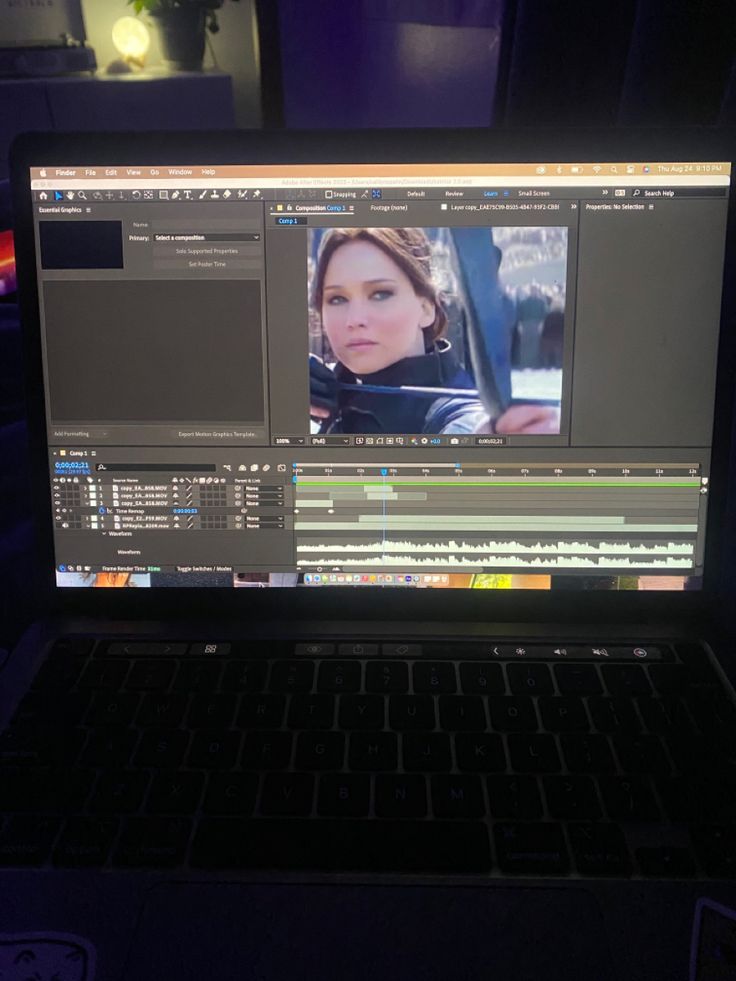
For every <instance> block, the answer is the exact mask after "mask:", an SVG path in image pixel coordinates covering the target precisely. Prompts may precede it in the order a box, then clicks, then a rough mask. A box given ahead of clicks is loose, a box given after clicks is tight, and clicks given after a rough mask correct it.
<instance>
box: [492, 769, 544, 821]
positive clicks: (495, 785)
mask: <svg viewBox="0 0 736 981" xmlns="http://www.w3.org/2000/svg"><path fill="white" fill-rule="evenodd" d="M486 786H487V788H488V800H489V804H490V808H491V814H492V815H493V817H494V818H516V819H519V820H522V821H529V820H534V818H539V817H541V816H542V795H541V794H540V792H539V784H538V783H537V778H536V777H527V776H523V777H522V776H518V777H508V776H492V777H488V778H487V779H486Z"/></svg>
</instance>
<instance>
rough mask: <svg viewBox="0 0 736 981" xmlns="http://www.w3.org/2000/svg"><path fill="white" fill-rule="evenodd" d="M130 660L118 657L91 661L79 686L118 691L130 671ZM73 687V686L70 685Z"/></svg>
mask: <svg viewBox="0 0 736 981" xmlns="http://www.w3.org/2000/svg"><path fill="white" fill-rule="evenodd" d="M129 666H130V662H128V661H124V660H122V659H118V660H115V661H112V660H110V661H105V660H102V658H100V660H94V661H90V662H89V664H88V665H87V667H86V668H85V670H84V672H83V674H82V676H81V678H80V679H79V681H78V687H79V688H93V689H95V690H98V691H99V690H102V689H106V690H107V691H118V689H120V688H121V687H122V684H123V681H124V680H125V676H126V674H127V673H128V668H129ZM70 687H71V686H70Z"/></svg>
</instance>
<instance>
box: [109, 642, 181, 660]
mask: <svg viewBox="0 0 736 981" xmlns="http://www.w3.org/2000/svg"><path fill="white" fill-rule="evenodd" d="M102 647H103V649H104V644H103V645H102ZM150 649H151V644H148V643H146V642H145V641H137V640H114V641H111V643H109V644H108V645H107V650H104V653H105V654H107V656H108V657H145V656H146V655H147V654H148V652H149V650H150ZM102 653H103V651H101V650H100V648H98V649H97V651H96V656H97V657H100V656H101V655H102ZM181 653H182V654H184V653H186V645H184V650H183V651H182V652H181Z"/></svg>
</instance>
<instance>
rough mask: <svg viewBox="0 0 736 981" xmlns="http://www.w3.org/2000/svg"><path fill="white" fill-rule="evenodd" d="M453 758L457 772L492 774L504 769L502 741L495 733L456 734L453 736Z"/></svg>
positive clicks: (504, 757)
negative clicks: (454, 758)
mask: <svg viewBox="0 0 736 981" xmlns="http://www.w3.org/2000/svg"><path fill="white" fill-rule="evenodd" d="M455 757H456V759H457V767H458V769H459V770H471V771H474V772H476V773H494V772H497V771H499V770H505V769H506V754H505V752H504V748H503V739H502V738H501V736H499V735H497V734H495V733H493V734H478V735H470V734H466V733H458V734H457V735H456V736H455Z"/></svg>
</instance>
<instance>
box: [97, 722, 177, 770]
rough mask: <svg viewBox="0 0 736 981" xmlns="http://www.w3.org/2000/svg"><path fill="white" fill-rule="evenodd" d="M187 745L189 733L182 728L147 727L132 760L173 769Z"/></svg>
mask: <svg viewBox="0 0 736 981" xmlns="http://www.w3.org/2000/svg"><path fill="white" fill-rule="evenodd" d="M188 745H189V733H188V732H185V731H184V730H183V729H149V731H148V732H144V733H143V738H142V739H141V741H140V745H139V746H138V749H137V751H136V754H135V757H134V759H133V762H134V763H135V765H136V766H142V767H146V766H152V767H155V768H156V769H161V770H165V769H174V767H177V766H181V764H182V763H183V761H184V757H185V755H186V751H187V746H188ZM121 762H125V761H124V760H123V761H121ZM100 765H104V764H100Z"/></svg>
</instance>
